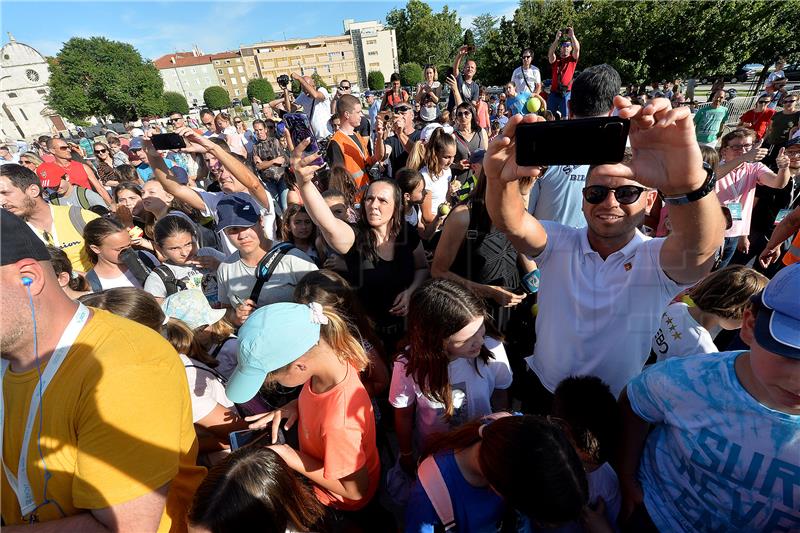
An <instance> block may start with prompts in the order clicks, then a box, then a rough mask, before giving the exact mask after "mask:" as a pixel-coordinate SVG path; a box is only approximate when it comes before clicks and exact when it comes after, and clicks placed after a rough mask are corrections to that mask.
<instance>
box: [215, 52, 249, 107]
mask: <svg viewBox="0 0 800 533" xmlns="http://www.w3.org/2000/svg"><path fill="white" fill-rule="evenodd" d="M212 63H213V65H212V66H213V67H214V73H215V74H216V75H217V79H218V80H219V84H220V86H221V87H223V88H224V89H225V90H226V91H228V95H229V96H230V97H231V99H234V98H239V99H241V98H244V97H245V96H247V81H248V80H249V79H250V76H248V75H247V68H246V67H245V62H244V61H243V60H242V58H241V57H231V58H222V59H215V60H214V61H213V62H212Z"/></svg>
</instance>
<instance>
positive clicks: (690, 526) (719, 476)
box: [619, 264, 800, 532]
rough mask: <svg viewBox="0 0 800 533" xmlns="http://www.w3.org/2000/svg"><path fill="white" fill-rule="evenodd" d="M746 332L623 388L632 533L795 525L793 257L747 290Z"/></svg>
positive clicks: (798, 477)
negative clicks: (733, 346)
mask: <svg viewBox="0 0 800 533" xmlns="http://www.w3.org/2000/svg"><path fill="white" fill-rule="evenodd" d="M741 338H742V340H743V341H744V342H745V343H746V344H747V345H748V346H750V350H748V351H744V352H724V353H715V354H708V355H693V356H689V357H681V358H675V359H670V360H667V361H664V362H662V363H658V364H655V365H653V366H652V367H650V368H649V369H647V370H645V371H644V373H643V374H641V375H640V376H638V377H636V378H634V379H632V380H631V381H630V382H629V383H628V386H627V389H626V390H623V394H622V397H621V399H620V403H621V405H622V411H623V420H624V431H623V452H624V453H623V454H622V458H623V460H622V462H621V464H620V472H619V473H620V486H621V488H622V494H623V511H622V515H621V517H624V516H625V515H631V521H630V522H629V523H628V527H629V528H630V530H631V531H637V532H640V531H641V532H647V531H656V530H658V531H675V532H682V531H734V530H735V531H800V264H796V265H792V266H790V267H787V268H784V269H783V270H781V271H780V272H778V273H777V274H776V275H775V277H774V278H773V279H772V280H771V281H770V282H769V283H768V284H767V286H766V288H765V289H764V290H763V291H761V292H760V293H759V294H757V295H756V296H754V297H753V298H752V300H751V306H750V308H748V309H747V310H746V311H745V313H744V317H743V319H742V329H741ZM651 428H652V431H651ZM631 513H632V514H631Z"/></svg>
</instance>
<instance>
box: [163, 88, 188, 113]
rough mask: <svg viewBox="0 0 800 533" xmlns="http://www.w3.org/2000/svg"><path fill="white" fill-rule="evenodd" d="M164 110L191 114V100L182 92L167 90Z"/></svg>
mask: <svg viewBox="0 0 800 533" xmlns="http://www.w3.org/2000/svg"><path fill="white" fill-rule="evenodd" d="M164 110H165V113H167V114H169V113H180V114H181V115H188V114H189V102H187V101H186V97H185V96H183V95H182V94H180V93H175V92H172V91H167V92H165V93H164Z"/></svg>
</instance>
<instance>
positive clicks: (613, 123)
mask: <svg viewBox="0 0 800 533" xmlns="http://www.w3.org/2000/svg"><path fill="white" fill-rule="evenodd" d="M629 130H630V121H629V120H628V119H624V118H619V117H597V118H581V119H574V120H557V121H549V122H533V123H530V124H527V123H522V124H519V125H518V126H517V131H516V145H517V160H516V163H517V165H519V166H526V167H534V166H547V165H603V164H613V163H620V162H621V161H622V160H623V158H624V157H625V146H626V144H627V140H628V131H629Z"/></svg>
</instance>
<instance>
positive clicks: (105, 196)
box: [83, 163, 114, 207]
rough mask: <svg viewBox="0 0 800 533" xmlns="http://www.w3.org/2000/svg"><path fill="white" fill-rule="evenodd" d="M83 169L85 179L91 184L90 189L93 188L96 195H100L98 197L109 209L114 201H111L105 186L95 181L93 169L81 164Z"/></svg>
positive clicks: (95, 176)
mask: <svg viewBox="0 0 800 533" xmlns="http://www.w3.org/2000/svg"><path fill="white" fill-rule="evenodd" d="M83 168H84V170H85V171H86V177H88V178H89V183H91V184H92V187H94V190H95V191H96V192H97V194H99V195H100V197H101V198H102V199H103V201H104V202H105V203H106V204H107V205H108V206H109V207H111V206H112V205H114V200H112V199H111V196H110V195H109V194H108V191H107V190H106V188H105V186H104V185H103V184H102V183H101V182H100V180H99V179H97V174H95V172H94V169H93V168H92V167H90V166H89V165H87V164H86V163H84V164H83Z"/></svg>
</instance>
